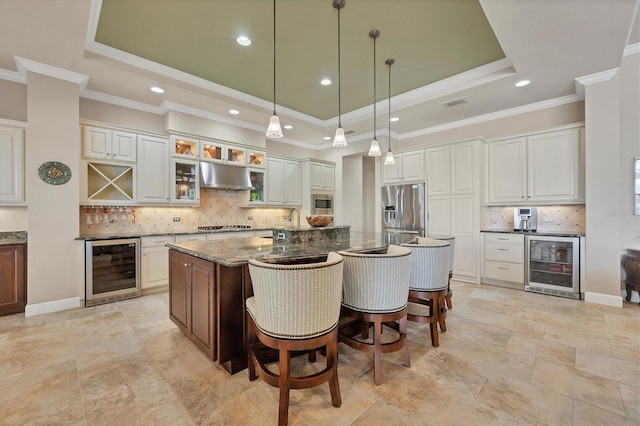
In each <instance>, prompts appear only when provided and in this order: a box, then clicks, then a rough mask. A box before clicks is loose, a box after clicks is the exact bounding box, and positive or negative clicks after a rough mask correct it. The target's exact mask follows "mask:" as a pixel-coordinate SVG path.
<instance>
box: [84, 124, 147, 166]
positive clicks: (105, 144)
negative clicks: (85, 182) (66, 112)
mask: <svg viewBox="0 0 640 426" xmlns="http://www.w3.org/2000/svg"><path fill="white" fill-rule="evenodd" d="M82 133H83V141H84V144H83V155H84V157H85V158H95V159H100V160H103V161H104V160H113V161H122V162H135V161H136V136H137V135H136V134H135V133H130V132H124V131H121V130H110V129H103V128H99V127H92V126H84V127H83V128H82Z"/></svg>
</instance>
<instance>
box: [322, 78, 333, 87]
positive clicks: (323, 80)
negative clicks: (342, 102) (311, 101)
mask: <svg viewBox="0 0 640 426" xmlns="http://www.w3.org/2000/svg"><path fill="white" fill-rule="evenodd" d="M320 84H322V85H323V86H330V85H331V80H329V79H328V78H323V79H322V80H320Z"/></svg>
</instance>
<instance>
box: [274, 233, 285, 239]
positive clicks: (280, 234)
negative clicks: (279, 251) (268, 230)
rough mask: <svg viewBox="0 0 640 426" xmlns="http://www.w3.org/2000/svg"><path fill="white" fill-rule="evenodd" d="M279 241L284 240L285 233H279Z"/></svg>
mask: <svg viewBox="0 0 640 426" xmlns="http://www.w3.org/2000/svg"><path fill="white" fill-rule="evenodd" d="M276 239H278V240H284V232H278V236H277V238H276Z"/></svg>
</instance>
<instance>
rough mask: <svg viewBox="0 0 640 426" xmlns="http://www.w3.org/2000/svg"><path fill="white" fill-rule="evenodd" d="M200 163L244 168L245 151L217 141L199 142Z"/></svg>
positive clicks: (245, 161) (245, 162)
mask: <svg viewBox="0 0 640 426" xmlns="http://www.w3.org/2000/svg"><path fill="white" fill-rule="evenodd" d="M200 161H210V162H212V163H221V164H227V165H230V166H240V167H245V166H246V165H247V150H246V149H244V148H239V147H235V146H231V145H225V144H224V143H221V142H218V141H206V140H201V141H200Z"/></svg>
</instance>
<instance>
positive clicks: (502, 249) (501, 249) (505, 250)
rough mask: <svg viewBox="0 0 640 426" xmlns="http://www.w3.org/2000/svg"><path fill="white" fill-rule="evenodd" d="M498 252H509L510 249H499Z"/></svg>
mask: <svg viewBox="0 0 640 426" xmlns="http://www.w3.org/2000/svg"><path fill="white" fill-rule="evenodd" d="M498 251H509V249H504V248H499V249H498Z"/></svg>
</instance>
